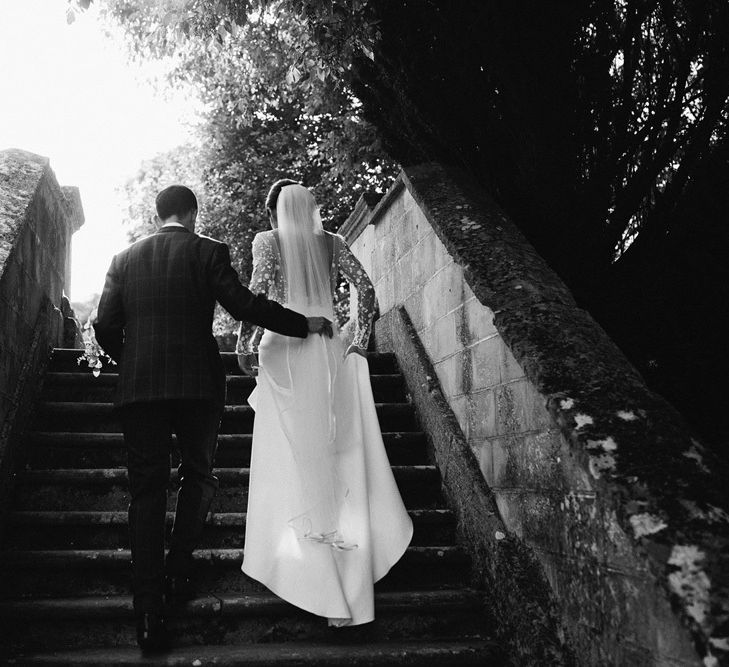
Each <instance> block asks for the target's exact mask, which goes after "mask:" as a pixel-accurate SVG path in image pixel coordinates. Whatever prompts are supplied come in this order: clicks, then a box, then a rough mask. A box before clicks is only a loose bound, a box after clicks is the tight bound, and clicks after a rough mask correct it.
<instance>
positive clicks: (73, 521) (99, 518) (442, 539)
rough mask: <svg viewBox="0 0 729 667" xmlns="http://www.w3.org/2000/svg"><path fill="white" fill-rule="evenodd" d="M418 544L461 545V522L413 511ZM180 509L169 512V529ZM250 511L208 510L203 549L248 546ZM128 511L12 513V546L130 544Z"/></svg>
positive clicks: (436, 512)
mask: <svg viewBox="0 0 729 667" xmlns="http://www.w3.org/2000/svg"><path fill="white" fill-rule="evenodd" d="M409 514H410V518H411V519H412V520H413V525H414V534H413V541H412V544H413V546H445V545H453V544H455V529H456V522H455V517H454V515H453V513H452V512H451V511H450V510H447V509H428V510H409ZM173 519H174V514H173V513H172V512H168V514H167V533H168V535H169V530H170V528H171V527H172V522H173ZM245 523H246V514H245V512H225V513H223V512H221V513H215V514H213V513H211V514H209V515H208V518H207V524H206V527H205V532H204V533H203V538H202V542H201V543H200V546H201V547H202V548H214V549H242V548H243V545H244V535H245ZM128 530H129V524H128V518H127V512H82V511H60V512H59V511H44V512H40V511H35V512H9V513H8V514H7V516H6V528H5V534H4V541H5V544H6V545H8V546H7V548H8V549H22V550H33V549H116V548H127V547H128V546H129V537H128Z"/></svg>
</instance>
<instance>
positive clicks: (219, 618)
mask: <svg viewBox="0 0 729 667" xmlns="http://www.w3.org/2000/svg"><path fill="white" fill-rule="evenodd" d="M375 615H376V618H375V621H374V622H373V623H372V624H371V625H370V627H368V628H367V629H366V634H367V636H368V638H369V639H370V640H371V641H387V640H389V639H402V638H407V639H431V638H437V637H453V636H458V637H459V638H461V639H466V638H473V639H482V638H485V637H487V636H488V634H489V633H490V630H491V627H490V625H491V624H490V623H489V622H487V621H486V618H485V617H486V613H485V610H484V600H483V595H482V594H481V593H479V592H476V591H473V590H470V589H455V590H445V591H406V592H386V593H376V595H375ZM0 620H1V621H2V623H3V625H4V626H5V628H6V633H7V634H5V639H4V640H3V639H0V646H2V644H3V643H5V642H7V644H5V646H6V649H9V651H8V652H14V653H17V652H19V651H22V650H23V648H31V649H32V648H33V647H36V646H43V647H44V649H45V650H49V649H50V650H53V649H74V648H93V647H103V646H128V647H132V646H134V644H135V634H134V612H133V609H132V600H131V597H129V596H123V597H122V596H118V597H110V598H104V597H90V598H68V599H42V600H32V601H31V600H19V601H5V602H0ZM169 625H170V630H171V633H172V635H173V637H175V639H176V641H175V644H176V645H178V646H184V645H191V644H192V645H200V644H203V645H205V644H211V643H212V644H215V645H225V644H237V645H240V644H250V643H255V642H262V641H269V642H270V641H272V640H273V641H276V642H287V641H302V640H309V641H322V640H326V639H327V638H328V637H330V636H331V634H332V630H331V629H329V628H328V627H327V622H326V619H324V618H322V617H319V616H315V615H314V614H310V613H308V612H305V611H303V610H301V609H299V608H298V607H295V606H293V605H291V604H289V603H287V602H284V601H283V600H281V599H280V598H278V597H277V596H275V595H273V594H271V593H255V594H247V595H223V596H210V597H204V598H198V599H196V600H193V601H192V602H190V603H188V604H187V605H185V606H183V607H180V608H179V609H177V610H174V611H171V612H170V614H169ZM354 630H355V631H356V630H357V629H356V628H354ZM8 644H9V645H8Z"/></svg>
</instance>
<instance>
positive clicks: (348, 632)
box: [0, 349, 505, 665]
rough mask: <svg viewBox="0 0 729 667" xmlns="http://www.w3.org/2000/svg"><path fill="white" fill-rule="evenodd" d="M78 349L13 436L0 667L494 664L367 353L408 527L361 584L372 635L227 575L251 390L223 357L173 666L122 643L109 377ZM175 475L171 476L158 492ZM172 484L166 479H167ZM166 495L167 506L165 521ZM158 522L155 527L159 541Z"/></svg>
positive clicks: (60, 356) (124, 623)
mask: <svg viewBox="0 0 729 667" xmlns="http://www.w3.org/2000/svg"><path fill="white" fill-rule="evenodd" d="M78 356H79V351H78V350H63V349H58V350H55V352H54V354H53V359H52V362H51V366H50V369H49V372H48V374H47V376H46V379H45V383H44V388H43V394H42V397H41V401H40V402H39V404H38V406H37V409H36V414H35V418H34V420H33V428H34V430H33V432H31V433H29V434H28V435H27V442H26V443H25V444H26V447H25V449H26V451H27V455H28V459H27V466H26V469H25V470H24V471H23V472H22V473H21V474H19V477H18V479H17V480H16V487H15V489H16V490H15V496H14V501H13V504H12V506H11V507H10V509H9V511H8V512H7V513H6V515H5V533H4V539H3V544H2V551H0V566H1V568H2V569H1V572H2V575H1V576H0V627H1V628H2V631H0V662H3V663H5V662H7V663H10V664H13V663H14V664H58V665H92V664H94V665H111V664H170V665H178V664H179V665H205V664H228V665H234V664H247V665H343V664H346V665H405V664H407V665H477V664H478V665H499V664H504V662H505V657H504V655H503V653H502V651H501V650H500V648H499V647H498V645H496V643H495V642H493V641H492V640H491V639H490V637H491V636H492V631H493V619H492V618H491V615H490V613H489V610H488V607H487V606H486V605H485V594H484V592H483V591H477V590H473V589H471V588H469V579H470V570H469V568H470V562H469V558H468V556H467V554H466V553H465V551H464V550H463V549H462V548H461V547H459V546H458V544H457V542H456V523H455V519H454V516H453V514H452V512H451V511H450V510H449V509H448V508H447V507H446V506H445V505H444V504H443V501H442V498H441V494H440V477H439V473H438V470H437V469H436V467H435V466H433V465H431V464H430V463H429V461H428V457H427V453H426V438H425V435H424V434H423V433H422V432H420V431H419V430H418V420H417V418H416V415H415V414H414V410H413V407H412V406H411V405H410V403H408V399H407V395H406V389H405V386H404V382H403V379H402V376H401V375H400V374H399V373H398V369H397V365H396V362H395V359H394V357H393V356H392V355H387V354H376V353H370V355H369V364H370V369H371V373H372V385H373V390H374V395H375V401H376V403H377V412H378V415H379V418H380V423H381V425H382V429H383V436H384V440H385V445H386V448H387V452H388V456H389V458H390V462H391V464H392V466H393V471H394V474H395V478H396V479H397V483H398V485H399V487H400V491H401V493H402V495H403V498H404V500H405V503H406V505H407V507H408V509H409V511H410V513H411V516H412V518H413V521H414V524H415V535H414V539H413V542H412V545H411V547H410V548H409V549H408V551H407V553H406V555H405V556H404V557H403V559H402V560H401V561H400V562H399V563H398V564H397V565H396V566H395V567H394V568H393V570H392V571H391V572H390V573H389V574H388V575H387V576H386V577H385V578H384V579H383V580H382V581H381V582H379V583H378V584H377V585H376V614H377V619H376V620H375V622H374V623H371V624H368V625H365V626H359V627H355V628H343V629H339V630H336V629H330V628H328V627H327V624H326V621H325V620H324V619H321V618H318V617H315V616H313V615H311V614H308V613H306V612H303V611H301V610H299V609H297V608H296V607H293V606H292V605H289V604H287V603H286V602H283V601H282V600H280V599H279V598H277V597H276V596H275V595H273V594H271V593H270V592H269V591H267V590H266V589H265V588H264V587H263V586H261V585H260V584H258V583H257V582H255V581H253V580H252V579H249V578H248V577H246V576H245V575H243V574H242V573H241V571H240V563H241V560H242V555H243V552H242V547H243V535H244V525H245V509H246V493H247V486H248V472H249V471H248V467H247V466H248V465H249V461H250V452H251V430H252V423H253V411H252V409H251V408H250V407H249V406H248V405H247V403H246V397H247V396H248V394H249V393H250V391H251V389H252V388H253V386H254V381H253V380H252V379H251V378H248V377H245V376H242V375H240V373H239V371H238V369H237V366H236V364H235V357H234V355H232V354H226V353H224V354H223V357H224V361H225V364H226V368H227V370H228V373H229V375H228V405H227V406H226V412H225V415H224V418H223V424H222V429H221V435H220V441H219V448H218V454H217V458H216V466H217V470H216V475H217V476H218V478H219V479H220V489H219V492H218V495H217V497H216V499H215V501H214V504H213V508H212V512H211V515H210V516H209V519H208V526H207V528H206V532H205V535H204V539H203V544H202V545H201V547H202V548H201V549H200V550H199V551H198V552H197V556H196V558H197V565H198V581H199V591H200V597H199V598H198V599H196V600H194V601H192V602H190V603H189V604H187V605H186V606H185V607H183V608H182V609H180V610H179V611H178V612H177V613H176V614H175V615H174V616H173V617H172V618H171V619H170V627H171V630H172V632H173V635H174V637H175V638H176V648H175V649H174V651H173V652H172V653H170V654H169V655H166V656H164V657H160V658H156V659H146V660H145V659H143V658H142V656H141V653H140V652H139V650H138V649H137V647H136V644H135V635H134V621H133V614H132V601H131V596H130V594H129V580H130V563H129V560H130V559H129V551H128V539H127V514H126V507H127V503H128V495H127V476H126V470H125V468H124V467H123V466H124V465H125V451H124V445H123V439H122V436H121V433H120V427H119V424H118V423H117V421H116V420H115V418H114V415H113V414H112V405H111V398H112V393H113V389H114V385H115V383H116V380H117V376H116V374H115V373H114V367H111V368H106V369H104V372H103V373H102V374H101V375H100V376H99V377H98V378H94V377H93V376H92V374H91V373H90V372H89V371H88V370H86V369H85V366H83V367H79V366H78V365H77V362H76V359H77V358H78ZM174 478H175V475H173V479H174ZM173 486H174V481H173ZM174 499H175V494H174V493H171V494H170V499H169V503H170V505H169V509H170V510H172V509H173V506H174ZM171 519H172V515H171V514H169V515H168V529H169V527H170V525H171Z"/></svg>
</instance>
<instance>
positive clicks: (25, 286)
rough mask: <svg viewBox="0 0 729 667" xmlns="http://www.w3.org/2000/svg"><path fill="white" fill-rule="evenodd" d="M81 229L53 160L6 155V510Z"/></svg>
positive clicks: (1, 209) (0, 334) (2, 276)
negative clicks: (19, 440)
mask: <svg viewBox="0 0 729 667" xmlns="http://www.w3.org/2000/svg"><path fill="white" fill-rule="evenodd" d="M82 224H83V210H82V208H81V201H80V198H79V194H78V190H77V189H76V188H61V187H59V185H58V182H57V181H56V177H55V175H54V174H53V171H52V170H51V168H50V166H49V164H48V159H47V158H44V157H40V156H38V155H34V154H32V153H27V152H25V151H21V150H16V149H9V150H3V151H0V507H2V494H3V493H4V492H5V490H6V489H7V480H8V479H9V475H10V474H11V470H12V468H13V465H14V463H13V451H12V446H13V440H14V437H13V434H14V432H15V431H17V429H18V427H20V422H22V420H23V415H24V411H25V408H26V407H27V406H28V405H29V403H30V402H31V401H32V395H33V392H34V388H35V386H36V385H37V384H38V383H37V379H38V377H39V370H40V367H41V366H42V364H43V363H44V362H45V361H46V360H47V358H48V353H49V350H50V348H51V347H52V346H55V345H59V344H61V342H62V340H63V330H64V327H63V315H62V313H61V308H62V305H63V292H64V286H65V285H67V284H68V281H69V278H70V258H71V255H70V250H71V237H72V235H73V233H74V232H75V231H76V230H77V229H78V228H79V227H80V226H81V225H82Z"/></svg>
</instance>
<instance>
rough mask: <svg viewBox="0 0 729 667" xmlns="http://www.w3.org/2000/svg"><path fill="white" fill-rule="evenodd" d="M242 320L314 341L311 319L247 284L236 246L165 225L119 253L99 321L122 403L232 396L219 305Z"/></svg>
mask: <svg viewBox="0 0 729 667" xmlns="http://www.w3.org/2000/svg"><path fill="white" fill-rule="evenodd" d="M216 301H217V302H219V303H220V304H221V305H222V306H223V307H224V308H225V309H226V310H227V311H228V312H229V313H230V314H231V315H232V316H233V317H234V318H235V319H237V320H246V321H249V322H253V323H255V324H257V325H258V326H261V327H264V328H266V329H270V330H272V331H275V332H277V333H280V334H283V335H286V336H296V337H298V338H306V336H307V333H308V329H307V321H306V318H305V317H304V316H303V315H301V314H299V313H295V312H294V311H292V310H289V309H287V308H284V307H283V306H281V305H280V304H278V303H276V302H275V301H269V300H268V299H267V298H266V296H264V295H263V294H258V295H255V294H253V293H252V292H251V291H250V290H249V289H248V288H247V287H244V286H243V285H241V283H240V281H239V280H238V274H237V273H236V271H235V269H234V268H233V267H232V266H231V263H230V253H229V251H228V246H227V245H225V244H224V243H220V242H219V241H215V240H214V239H210V238H207V237H204V236H199V235H197V234H194V233H193V232H190V231H189V230H187V229H185V228H184V227H179V226H169V227H162V228H161V229H160V230H159V231H157V233H155V234H152V235H151V236H148V237H146V238H144V239H141V240H140V241H137V242H136V243H134V244H133V245H131V246H130V247H128V248H126V249H125V250H123V251H122V252H120V253H119V254H117V255H116V256H115V257H114V258H113V259H112V262H111V266H110V267H109V271H108V272H107V275H106V282H105V284H104V290H103V292H102V294H101V299H100V301H99V308H98V315H97V318H96V321H95V323H94V331H95V334H96V340H97V341H98V342H99V344H100V345H101V347H102V348H104V351H105V352H106V353H107V354H108V355H109V356H110V357H111V358H112V359H114V361H116V362H117V363H118V364H119V384H118V388H117V394H116V397H115V403H116V404H117V405H124V404H128V403H140V402H149V401H158V400H166V399H182V398H184V399H207V400H211V401H214V402H217V403H219V404H222V402H223V401H224V400H225V370H224V368H223V362H222V360H221V358H220V352H219V350H218V345H217V343H216V342H215V338H214V337H213V334H212V324H213V313H214V309H215V302H216Z"/></svg>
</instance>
